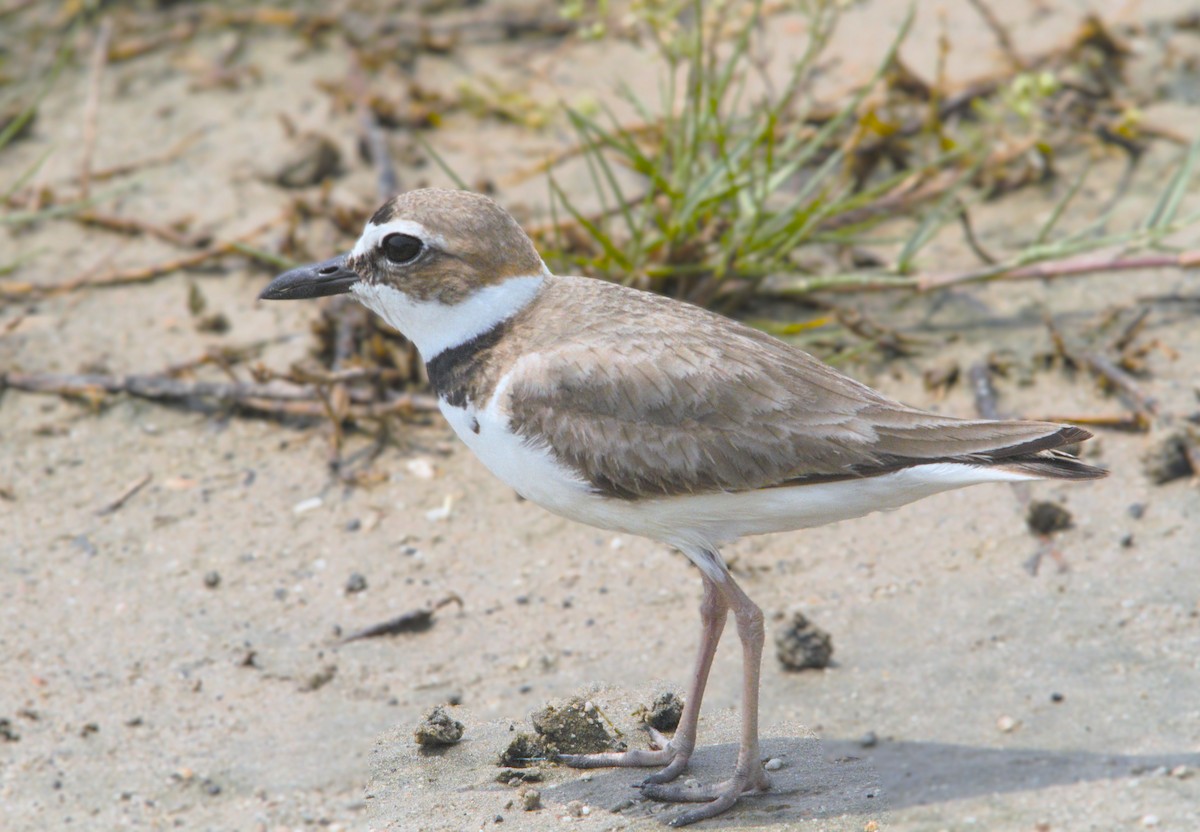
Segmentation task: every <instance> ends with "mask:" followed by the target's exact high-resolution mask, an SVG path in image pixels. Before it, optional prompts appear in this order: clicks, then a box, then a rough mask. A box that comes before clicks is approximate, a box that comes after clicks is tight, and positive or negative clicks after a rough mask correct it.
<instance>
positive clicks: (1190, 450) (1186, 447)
mask: <svg viewBox="0 0 1200 832" xmlns="http://www.w3.org/2000/svg"><path fill="white" fill-rule="evenodd" d="M1198 455H1200V441H1198V437H1196V436H1194V435H1193V434H1192V432H1190V431H1189V432H1187V433H1185V432H1183V431H1180V432H1177V433H1172V434H1171V435H1170V436H1168V437H1166V438H1165V439H1163V440H1162V441H1161V442H1159V443H1158V444H1157V445H1155V446H1154V447H1153V448H1151V449H1150V450H1148V451H1147V452H1146V453H1145V454H1144V455H1143V456H1142V470H1144V471H1145V472H1146V476H1147V477H1149V478H1150V481H1151V482H1153V483H1154V484H1155V485H1165V484H1167V483H1169V482H1172V481H1174V480H1178V479H1182V478H1184V477H1191V476H1195V474H1196V473H1197V470H1196V457H1197V456H1198Z"/></svg>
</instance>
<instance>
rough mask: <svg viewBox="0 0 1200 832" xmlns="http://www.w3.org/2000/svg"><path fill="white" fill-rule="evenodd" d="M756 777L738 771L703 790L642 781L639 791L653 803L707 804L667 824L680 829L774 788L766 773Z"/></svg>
mask: <svg viewBox="0 0 1200 832" xmlns="http://www.w3.org/2000/svg"><path fill="white" fill-rule="evenodd" d="M757 775H758V776H755V775H752V774H742V773H740V772H739V773H736V774H734V776H733V777H732V778H730V779H729V780H726V781H724V782H723V783H714V784H712V785H708V786H700V787H687V786H680V785H665V784H654V783H645V782H643V783H642V784H641V785H640V788H641V792H642V795H643V796H644V797H648V798H650V799H651V800H659V801H662V802H664V803H702V804H704V805H702V806H698V807H696V808H695V809H689V810H688V811H686V812H681V813H680V814H678V815H676V816H675V817H674V818H672V819H671V820H670V821H668V823H667V825H668V826H672V827H680V826H687V825H689V824H692V823H696V822H697V821H701V820H707V819H708V818H712V817H716V816H717V815H719V814H721V813H722V812H724V811H726V810H727V809H729V808H730V807H731V806H733V805H734V804H735V803H737V802H738V800H739V799H740V798H741V797H742V795H746V794H759V793H761V792H765V791H767V790H768V789H769V788H770V787H771V782H770V780H769V779H768V778H767V775H766V773H765V772H762V771H761V770H760V771H759V772H757Z"/></svg>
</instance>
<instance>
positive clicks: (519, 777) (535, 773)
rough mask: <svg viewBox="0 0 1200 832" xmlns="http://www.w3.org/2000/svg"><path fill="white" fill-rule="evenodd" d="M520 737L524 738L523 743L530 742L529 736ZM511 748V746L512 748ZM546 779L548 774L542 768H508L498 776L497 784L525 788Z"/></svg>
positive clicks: (521, 735)
mask: <svg viewBox="0 0 1200 832" xmlns="http://www.w3.org/2000/svg"><path fill="white" fill-rule="evenodd" d="M518 736H519V737H524V738H525V739H524V740H522V742H528V740H529V739H530V737H529V735H528V734H519V735H518ZM513 742H514V743H515V742H517V740H513ZM510 747H511V746H510ZM545 779H546V772H545V771H544V770H543V769H540V768H506V769H502V770H501V771H500V773H499V774H497V775H496V782H497V783H504V784H505V785H508V786H524V785H528V784H529V783H540V782H542V781H543V780H545Z"/></svg>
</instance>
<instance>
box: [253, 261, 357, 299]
mask: <svg viewBox="0 0 1200 832" xmlns="http://www.w3.org/2000/svg"><path fill="white" fill-rule="evenodd" d="M358 281H359V276H358V275H357V274H355V273H354V272H352V271H350V269H348V268H346V255H344V254H343V255H340V256H338V257H334V258H333V259H332V260H326V261H325V262H324V263H312V264H310V265H307V266H301V267H299V268H298V269H292V270H291V271H290V272H284V273H283V274H281V275H279V277H277V278H275V279H274V280H272V281H271V282H270V284H269V285H268V286H267V288H265V289H263V291H262V294H261V295H259V296H258V297H259V298H260V299H261V300H305V299H307V298H322V297H325V296H326V295H341V294H344V293H346V292H349V291H350V287H351V286H353V285H354V284H355V283H357V282H358Z"/></svg>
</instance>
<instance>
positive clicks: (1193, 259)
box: [915, 250, 1200, 292]
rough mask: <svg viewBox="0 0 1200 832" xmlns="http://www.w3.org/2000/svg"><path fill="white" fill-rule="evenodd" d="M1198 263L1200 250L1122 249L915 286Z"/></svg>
mask: <svg viewBox="0 0 1200 832" xmlns="http://www.w3.org/2000/svg"><path fill="white" fill-rule="evenodd" d="M1198 266H1200V251H1184V252H1180V253H1178V254H1140V255H1129V256H1122V254H1121V252H1120V251H1112V250H1108V251H1099V252H1091V253H1088V254H1081V255H1079V256H1077V257H1065V258H1063V259H1061V260H1046V261H1044V262H1041V263H1034V264H1032V265H1029V266H1020V267H1008V268H1005V267H1003V266H1001V267H991V268H986V269H975V270H972V271H966V272H952V273H949V274H926V275H921V276H919V277H917V278H916V280H915V288H916V289H917V291H920V292H928V291H931V290H933V289H943V288H945V287H947V286H956V285H959V284H963V283H982V282H986V281H993V280H996V281H999V280H1040V279H1050V278H1055V277H1070V276H1073V275H1081V274H1091V273H1095V272H1118V271H1128V270H1130V269H1194V268H1196V267H1198Z"/></svg>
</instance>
